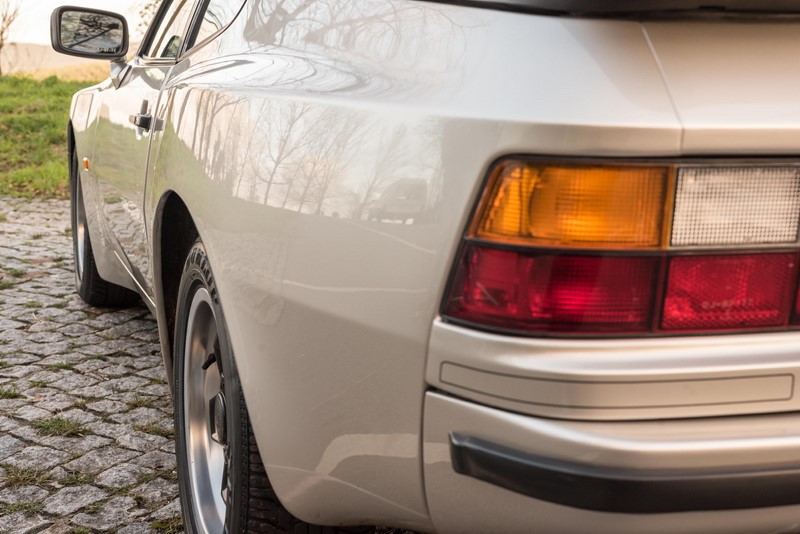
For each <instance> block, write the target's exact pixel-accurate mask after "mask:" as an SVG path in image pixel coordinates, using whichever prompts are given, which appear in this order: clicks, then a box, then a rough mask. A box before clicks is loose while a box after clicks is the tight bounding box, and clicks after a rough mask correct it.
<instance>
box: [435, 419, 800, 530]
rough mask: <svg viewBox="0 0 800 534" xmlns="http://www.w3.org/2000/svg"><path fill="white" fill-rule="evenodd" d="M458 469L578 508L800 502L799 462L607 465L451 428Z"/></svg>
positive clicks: (644, 510) (666, 509)
mask: <svg viewBox="0 0 800 534" xmlns="http://www.w3.org/2000/svg"><path fill="white" fill-rule="evenodd" d="M450 455H451V460H452V464H453V469H454V470H455V471H456V472H457V473H460V474H462V475H466V476H469V477H473V478H477V479H479V480H482V481H484V482H488V483H490V484H494V485H495V486H499V487H501V488H505V489H508V490H511V491H514V492H516V493H521V494H523V495H527V496H528V497H533V498H536V499H540V500H543V501H548V502H552V503H556V504H562V505H565V506H571V507H573V508H582V509H585V510H596V511H601V512H615V513H629V514H655V513H675V512H693V511H701V510H734V509H741V508H766V507H771V506H787V505H793V504H800V468H784V469H769V470H766V469H765V470H758V471H755V470H751V471H733V470H731V471H724V470H716V471H711V470H706V471H689V470H686V471H679V472H676V471H649V470H648V471H646V470H632V469H628V470H626V469H614V468H603V467H596V466H592V465H586V464H579V463H571V462H565V461H561V460H554V459H551V458H543V457H540V456H535V455H532V454H527V453H524V452H520V451H517V450H514V449H511V448H508V447H505V446H503V445H497V444H495V443H491V442H489V441H486V440H483V439H480V438H475V437H471V436H465V435H462V434H458V433H453V434H451V435H450Z"/></svg>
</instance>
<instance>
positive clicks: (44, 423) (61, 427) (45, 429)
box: [33, 417, 88, 437]
mask: <svg viewBox="0 0 800 534" xmlns="http://www.w3.org/2000/svg"><path fill="white" fill-rule="evenodd" d="M33 428H35V429H36V431H37V432H39V434H42V435H43V436H63V437H80V436H84V435H86V434H87V433H88V431H87V430H86V429H85V428H83V426H81V424H80V423H78V422H77V421H73V420H72V419H64V418H63V417H51V418H49V419H38V420H36V421H34V422H33Z"/></svg>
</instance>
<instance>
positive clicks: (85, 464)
mask: <svg viewBox="0 0 800 534" xmlns="http://www.w3.org/2000/svg"><path fill="white" fill-rule="evenodd" d="M136 456H137V453H136V452H134V451H129V450H125V449H120V448H119V447H105V448H102V449H95V450H92V451H89V452H88V453H86V454H84V455H83V456H81V457H80V458H78V459H76V460H73V461H71V462H69V463H68V464H66V465H64V467H65V468H66V469H68V470H70V471H78V472H80V473H85V474H90V475H96V474H98V473H100V472H101V471H104V470H106V469H108V468H109V467H112V466H114V465H117V464H120V463H122V462H127V461H128V460H130V459H131V458H134V457H136Z"/></svg>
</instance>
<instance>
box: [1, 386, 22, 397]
mask: <svg viewBox="0 0 800 534" xmlns="http://www.w3.org/2000/svg"><path fill="white" fill-rule="evenodd" d="M20 397H22V395H20V394H19V391H17V388H16V386H11V387H9V388H0V399H18V398H20Z"/></svg>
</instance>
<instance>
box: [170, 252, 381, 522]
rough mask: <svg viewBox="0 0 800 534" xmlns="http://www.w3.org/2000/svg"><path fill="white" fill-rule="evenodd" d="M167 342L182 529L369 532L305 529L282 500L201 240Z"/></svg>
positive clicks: (182, 284) (185, 276) (186, 274)
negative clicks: (171, 342) (254, 425)
mask: <svg viewBox="0 0 800 534" xmlns="http://www.w3.org/2000/svg"><path fill="white" fill-rule="evenodd" d="M175 324H176V331H175V347H174V349H175V350H174V362H173V365H174V367H173V371H174V399H175V436H176V455H177V460H178V480H179V486H180V494H181V506H182V508H183V517H184V524H185V525H186V531H187V532H198V533H208V534H212V533H213V534H218V533H221V532H225V533H228V534H234V533H245V532H246V533H258V532H292V533H296V534H302V533H310V532H315V533H317V534H333V533H340V532H341V533H344V532H362V533H363V532H371V529H364V528H359V529H341V528H329V527H312V526H311V525H308V524H306V523H304V522H302V521H300V520H299V519H297V518H295V517H294V516H292V515H291V514H290V513H289V512H288V511H286V509H285V508H283V506H281V504H280V502H279V501H278V499H277V497H276V496H275V493H274V492H273V490H272V487H271V485H270V482H269V479H268V478H267V473H266V471H265V470H264V465H263V463H262V462H261V456H260V454H259V451H258V446H257V445H256V441H255V438H254V436H253V431H252V429H251V427H250V418H249V415H248V412H247V406H246V404H245V401H244V396H243V394H242V387H241V382H240V380H239V374H238V371H237V369H236V364H235V362H234V359H233V354H232V350H231V346H230V342H229V340H228V333H227V329H226V327H225V320H224V318H223V315H222V309H221V307H220V304H219V299H218V296H217V288H216V284H215V283H214V278H213V275H212V273H211V266H210V264H209V261H208V257H207V256H206V252H205V248H204V247H203V244H202V242H201V241H200V240H198V241H196V242H195V244H194V246H193V247H192V248H191V250H190V251H189V255H188V257H187V259H186V262H185V264H184V268H183V273H182V276H181V282H180V286H179V289H178V302H177V318H176V323H175Z"/></svg>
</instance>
